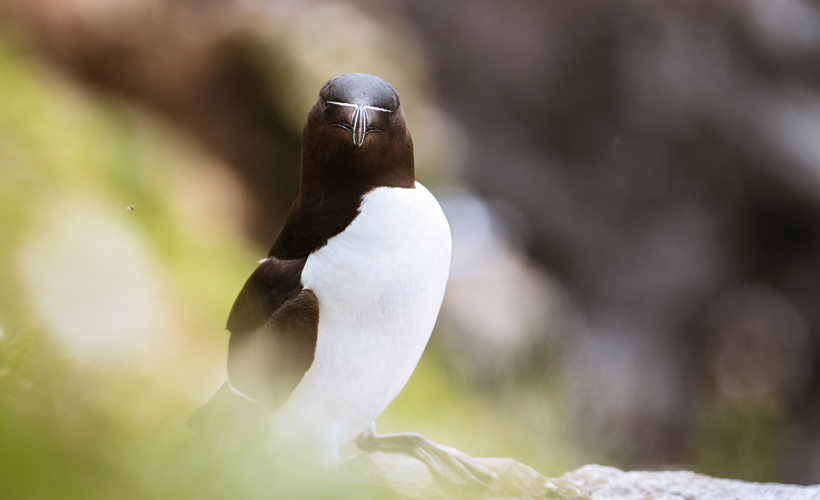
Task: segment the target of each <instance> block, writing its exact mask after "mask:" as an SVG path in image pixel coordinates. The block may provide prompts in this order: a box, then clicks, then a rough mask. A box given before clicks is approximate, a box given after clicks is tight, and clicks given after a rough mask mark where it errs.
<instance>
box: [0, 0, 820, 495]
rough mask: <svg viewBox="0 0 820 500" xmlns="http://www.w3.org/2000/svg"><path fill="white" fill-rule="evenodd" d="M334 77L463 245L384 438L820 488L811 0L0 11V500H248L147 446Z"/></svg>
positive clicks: (292, 191) (281, 191) (184, 387)
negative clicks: (381, 96)
mask: <svg viewBox="0 0 820 500" xmlns="http://www.w3.org/2000/svg"><path fill="white" fill-rule="evenodd" d="M348 71H360V72H367V73H372V74H376V75H378V76H380V77H382V78H384V79H386V80H387V81H389V82H391V83H392V84H393V85H394V86H395V87H396V88H397V89H398V90H399V92H400V93H401V94H402V99H403V103H404V106H405V108H406V111H407V117H408V122H409V124H410V127H411V131H412V133H413V137H414V142H415V145H416V161H417V173H418V177H419V180H420V181H421V182H423V183H425V184H426V185H428V186H429V187H431V188H432V189H433V191H434V192H435V193H436V194H437V195H438V196H439V198H440V200H441V203H442V206H443V207H444V209H445V212H446V213H447V215H448V218H449V219H450V223H451V227H452V232H453V238H454V250H453V266H452V272H451V280H450V284H449V288H448V292H447V296H446V298H445V304H444V308H443V310H442V314H441V317H440V321H439V325H438V328H437V331H436V332H435V334H434V339H433V341H432V343H431V346H430V348H429V349H428V352H427V353H426V354H425V357H424V358H423V359H422V362H421V364H420V365H419V369H418V370H417V372H416V374H415V375H414V376H413V378H412V380H411V382H410V384H409V385H408V387H407V388H406V390H405V391H404V392H403V393H402V394H401V395H400V397H399V398H398V399H397V400H396V402H395V403H394V404H393V405H392V406H391V407H390V408H389V409H388V411H387V412H386V413H385V415H384V416H383V417H382V418H381V419H380V429H382V430H387V431H390V430H415V431H419V432H422V433H425V434H427V435H428V436H429V437H431V438H432V439H434V440H437V441H441V442H444V443H447V444H449V445H452V446H455V447H458V448H461V449H463V450H464V451H466V452H468V453H471V454H474V455H481V456H512V457H513V458H516V459H518V460H520V461H523V462H526V463H529V464H530V465H532V466H534V467H535V468H536V469H538V470H539V471H540V472H542V473H544V474H546V475H550V476H554V475H559V474H561V473H562V472H564V471H566V470H569V469H571V468H574V467H577V466H579V465H582V464H584V463H589V462H600V463H606V464H609V465H615V466H619V467H623V468H686V469H694V470H696V471H699V472H704V473H707V474H712V475H718V476H724V477H733V478H741V479H750V480H759V481H770V480H771V481H784V482H795V483H805V484H809V483H818V482H820V360H818V357H817V354H816V351H817V344H818V338H820V308H818V304H820V3H817V2H810V1H803V0H779V1H777V2H774V1H771V0H742V1H740V0H737V1H735V0H731V1H718V0H695V1H682V0H681V1H672V2H661V3H658V2H649V1H646V0H643V1H640V0H549V1H535V0H511V1H506V2H491V1H489V0H473V1H466V0H439V1H436V2H433V1H429V0H412V1H411V0H403V1H400V0H394V1H390V2H374V1H371V0H357V1H348V2H345V1H332V2H331V1H305V2H296V1H292V0H269V1H262V0H198V1H194V0H106V1H103V0H59V1H57V0H0V493H2V494H0V496H2V497H4V498H5V497H8V498H49V497H53V496H55V495H57V492H60V496H61V498H74V497H76V498H96V497H99V498H109V497H110V496H111V495H112V494H113V493H112V492H116V493H117V495H116V496H118V497H122V496H123V494H122V492H123V491H127V492H129V493H128V494H127V495H126V496H128V495H130V496H133V497H134V498H146V497H148V498H154V497H156V498H179V497H180V496H193V497H197V498H203V497H205V498H210V497H219V498H222V497H223V496H232V497H254V498H255V497H256V496H260V497H261V496H265V495H266V494H269V492H270V489H269V487H270V484H268V483H266V482H265V481H264V480H261V479H260V478H259V474H258V473H259V472H260V471H258V470H257V471H256V472H257V474H254V473H253V471H254V470H255V469H253V467H250V468H248V464H247V463H238V464H231V465H230V466H227V467H224V468H221V469H220V468H217V469H212V468H209V467H212V466H209V465H207V463H205V462H207V461H204V462H203V463H200V462H197V461H191V460H178V459H172V458H169V457H168V455H167V452H166V450H168V449H172V448H173V447H174V446H176V445H178V444H179V443H182V442H184V441H185V440H186V439H187V437H188V431H187V430H186V429H185V426H184V422H185V419H186V418H187V415H188V413H189V412H190V411H191V410H192V409H193V408H195V407H196V406H197V405H198V404H200V403H201V402H203V401H205V400H206V399H207V398H208V397H209V395H210V392H211V391H212V390H213V389H214V388H215V387H216V386H217V385H218V384H219V383H220V381H221V379H222V378H223V377H224V368H223V366H224V356H225V348H226V345H227V332H225V331H224V329H223V326H224V321H225V318H226V317H227V313H228V311H229V309H230V305H231V303H232V301H233V299H234V297H235V295H236V293H237V291H238V290H239V288H240V287H241V285H242V283H243V281H244V279H245V278H246V277H247V275H248V274H249V273H250V272H251V270H252V269H253V267H254V265H255V261H256V260H257V259H258V258H260V256H261V255H263V254H264V253H265V252H266V251H267V248H268V247H269V245H270V243H271V242H272V240H273V238H274V237H275V235H276V233H277V231H278V229H279V226H280V224H281V222H282V221H283V219H284V216H285V214H286V213H287V210H288V208H289V206H290V204H291V203H292V201H293V198H294V197H295V195H296V193H297V192H298V168H297V166H298V155H299V138H300V134H301V127H302V126H303V123H304V119H305V116H306V113H307V109H308V108H309V106H310V104H311V103H312V102H313V100H314V99H315V95H316V93H317V92H318V89H319V88H320V86H321V84H322V83H323V82H324V81H326V80H327V79H329V78H331V77H333V76H336V75H338V74H341V73H344V72H348ZM130 205H134V210H133V211H131V210H126V207H127V206H130ZM203 468H204V469H203ZM203 471H205V472H203ZM203 477H208V478H210V480H209V481H203ZM359 498H361V496H359Z"/></svg>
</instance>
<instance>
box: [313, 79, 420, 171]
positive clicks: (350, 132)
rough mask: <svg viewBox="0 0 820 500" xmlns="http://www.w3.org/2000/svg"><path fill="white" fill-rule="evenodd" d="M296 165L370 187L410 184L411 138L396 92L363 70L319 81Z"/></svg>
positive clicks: (412, 169)
mask: <svg viewBox="0 0 820 500" xmlns="http://www.w3.org/2000/svg"><path fill="white" fill-rule="evenodd" d="M302 169H303V173H304V170H305V169H308V170H309V172H308V173H310V174H319V175H323V176H326V175H331V176H333V177H339V178H355V179H359V180H361V181H363V182H367V183H369V184H373V187H376V186H391V187H412V185H413V182H414V180H415V174H414V167H413V140H412V139H411V137H410V132H409V131H408V130H407V124H406V122H405V119H404V111H403V110H402V106H401V99H400V97H399V93H398V92H396V90H395V89H394V88H393V87H392V86H391V85H390V84H389V83H387V82H386V81H384V80H382V79H381V78H378V77H376V76H372V75H366V74H363V73H347V74H344V75H341V76H337V77H336V78H333V79H332V80H329V81H328V82H327V83H325V84H324V86H322V89H321V90H320V91H319V96H318V98H317V99H316V102H315V103H314V104H313V107H311V109H310V112H309V113H308V119H307V123H306V124H305V130H304V136H303V139H302Z"/></svg>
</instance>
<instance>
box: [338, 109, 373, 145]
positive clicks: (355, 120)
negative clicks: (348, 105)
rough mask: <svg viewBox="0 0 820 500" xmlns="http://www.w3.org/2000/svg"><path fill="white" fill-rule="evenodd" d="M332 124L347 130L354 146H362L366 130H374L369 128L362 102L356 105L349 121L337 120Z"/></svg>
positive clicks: (368, 120)
mask: <svg viewBox="0 0 820 500" xmlns="http://www.w3.org/2000/svg"><path fill="white" fill-rule="evenodd" d="M333 125H335V126H337V127H340V128H343V129H345V130H347V131H348V133H350V139H351V140H352V141H353V145H354V146H356V147H362V144H364V138H365V136H367V134H368V132H375V129H370V128H369V125H370V118H368V116H367V106H365V105H364V104H360V105H358V106H356V110H355V111H353V114H352V115H351V116H350V122H339V123H334V124H333Z"/></svg>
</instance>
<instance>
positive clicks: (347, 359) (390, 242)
mask: <svg viewBox="0 0 820 500" xmlns="http://www.w3.org/2000/svg"><path fill="white" fill-rule="evenodd" d="M450 245H451V242H450V228H449V226H448V225H447V219H446V218H445V217H444V214H443V213H442V211H441V208H440V207H439V205H438V202H436V200H435V198H434V197H433V195H431V194H430V192H429V191H427V189H426V188H425V187H424V186H422V185H421V184H419V183H416V188H415V189H401V188H377V189H375V190H373V191H371V192H370V193H368V194H367V195H365V197H364V200H363V202H362V206H361V211H360V214H359V215H358V217H356V219H355V220H354V221H353V222H352V223H351V224H350V226H348V227H347V229H345V231H344V232H342V233H341V234H339V235H337V236H335V237H333V238H331V239H330V240H329V241H328V243H327V245H326V246H325V247H323V248H321V249H320V250H318V251H316V252H315V253H313V254H312V255H311V256H310V257H308V260H307V263H306V264H305V268H304V270H303V271H302V283H303V285H304V287H305V288H307V289H310V290H312V291H313V292H314V293H315V294H316V297H317V298H318V300H319V334H318V340H317V344H316V357H315V359H314V361H313V365H312V366H311V367H310V369H309V370H308V371H307V373H306V374H305V376H304V378H303V379H302V381H301V382H300V383H299V385H298V386H297V387H296V389H294V391H293V393H292V394H291V396H290V398H289V399H288V400H287V401H286V402H285V404H284V405H283V406H282V408H281V409H280V410H279V411H278V412H277V413H276V414H274V416H273V417H272V418H271V424H272V430H273V431H274V434H275V435H279V436H291V437H292V436H294V435H303V436H306V435H310V436H313V438H314V439H317V440H320V441H321V443H318V442H317V444H321V446H323V447H326V448H327V452H328V453H331V454H333V453H335V454H336V456H338V446H339V444H343V443H346V442H349V441H351V440H353V439H354V438H355V437H356V436H358V435H359V434H361V433H362V432H363V431H364V430H365V429H367V427H368V426H369V425H370V423H371V422H373V421H374V420H375V419H376V417H377V416H378V415H379V414H380V413H381V412H382V411H383V410H384V409H385V408H386V407H387V405H388V404H390V402H391V401H392V400H393V399H394V398H395V397H396V396H397V395H398V393H399V391H401V389H402V388H403V387H404V385H405V384H406V383H407V380H408V379H409V378H410V375H411V374H412V373H413V370H414V369H415V367H416V364H417V363H418V360H419V358H420V357H421V354H422V352H423V351H424V347H425V346H426V345H427V340H428V339H429V338H430V333H431V332H432V330H433V326H434V324H435V322H436V317H437V316H438V312H439V308H440V306H441V301H442V298H443V296H444V287H445V284H446V282H447V275H448V273H449V268H450Z"/></svg>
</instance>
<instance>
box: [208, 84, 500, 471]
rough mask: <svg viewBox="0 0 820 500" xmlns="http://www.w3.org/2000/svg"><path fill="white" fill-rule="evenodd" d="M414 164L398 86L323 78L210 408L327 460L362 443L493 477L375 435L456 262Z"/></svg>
mask: <svg viewBox="0 0 820 500" xmlns="http://www.w3.org/2000/svg"><path fill="white" fill-rule="evenodd" d="M413 162H414V160H413V141H412V139H411V137H410V132H409V131H408V129H407V124H406V123H405V118H404V112H403V110H402V106H401V99H400V97H399V94H398V92H396V90H395V89H393V87H392V86H391V85H390V84H388V83H387V82H385V81H384V80H382V79H380V78H377V77H375V76H371V75H366V74H361V73H348V74H345V75H341V76H338V77H336V78H333V79H332V80H330V81H328V82H327V83H325V85H324V86H323V87H322V89H321V91H320V92H319V97H318V98H317V99H316V102H315V103H314V104H313V106H312V107H311V109H310V112H309V114H308V118H307V123H306V125H305V128H304V133H303V139H302V150H301V177H300V193H299V196H298V198H297V199H296V201H295V202H294V204H293V206H292V207H291V210H290V213H289V214H288V217H287V219H286V221H285V224H284V226H283V227H282V229H281V231H280V232H279V235H278V237H277V238H276V241H275V242H274V244H273V247H272V248H271V250H270V253H269V254H268V256H267V258H265V259H263V260H262V261H260V263H259V266H258V267H257V268H256V270H255V271H254V272H253V274H251V276H250V278H249V279H248V280H247V282H246V283H245V285H244V287H243V288H242V290H241V291H240V292H239V296H238V297H237V299H236V302H235V303H234V305H233V308H232V310H231V313H230V316H229V318H228V325H227V327H228V330H229V331H230V333H231V337H230V343H229V347H228V381H227V382H226V383H225V384H224V385H223V387H222V388H220V390H219V391H217V394H216V395H215V396H214V398H212V402H211V403H209V404H208V405H206V407H205V408H203V410H208V407H209V406H215V404H212V403H213V402H214V401H222V402H223V403H224V402H228V405H227V406H229V407H230V406H233V407H234V408H239V407H241V406H243V405H244V406H246V407H248V408H251V409H252V411H251V412H250V413H248V414H249V415H254V414H256V415H260V414H261V415H264V416H265V417H266V418H267V419H268V424H269V429H270V435H271V438H272V441H273V442H274V443H279V444H281V443H286V444H289V445H291V447H297V448H299V449H300V451H301V452H303V453H305V454H307V456H309V457H310V458H311V461H312V462H314V463H317V464H319V465H321V466H325V467H334V466H338V465H339V463H340V453H339V448H340V446H341V445H344V444H346V443H349V442H351V441H355V442H356V444H357V445H358V446H359V447H360V448H361V449H363V450H368V451H377V450H378V451H388V452H400V453H407V454H411V455H413V456H415V457H417V458H419V459H420V460H422V461H424V462H425V463H426V464H427V465H428V466H429V467H430V469H431V471H432V472H433V473H434V474H436V475H439V476H443V477H447V475H448V474H447V472H445V471H449V472H451V473H452V472H454V473H455V474H457V475H460V476H462V477H463V478H466V479H467V480H468V481H479V482H483V481H486V480H487V479H488V477H489V476H488V475H487V474H486V473H485V472H484V471H482V470H481V469H480V468H478V467H475V466H473V465H471V464H469V463H467V462H465V461H464V460H463V459H462V458H460V457H459V456H458V454H456V453H454V451H453V450H451V449H450V448H447V447H445V446H440V445H437V444H435V443H433V442H432V441H429V440H428V439H426V438H424V437H423V436H420V435H418V434H413V433H406V434H392V435H378V434H376V433H375V425H374V420H375V419H376V417H378V416H379V414H381V412H382V411H383V410H384V409H385V408H386V407H387V405H389V404H390V402H391V401H393V399H394V398H395V397H396V396H397V395H398V394H399V392H400V391H401V390H402V388H403V387H404V386H405V384H406V383H407V381H408V379H409V378H410V375H411V374H412V373H413V370H414V369H415V367H416V364H417V363H418V361H419V358H420V357H421V355H422V352H423V351H424V348H425V346H426V345H427V341H428V339H429V338H430V333H431V332H432V330H433V325H434V324H435V322H436V317H437V316H438V312H439V308H440V306H441V302H442V298H443V296H444V288H445V285H446V283H447V276H448V273H449V267H450V247H451V240H450V229H449V226H448V224H447V219H446V218H445V217H444V214H443V213H442V210H441V208H440V207H439V204H438V202H437V201H436V199H435V198H434V197H433V196H432V195H431V194H430V192H429V191H428V190H427V189H426V188H425V187H424V186H422V185H421V184H419V183H418V182H415V171H414V163H413ZM224 406H225V405H224V404H223V407H224ZM203 415H206V416H207V411H202V412H201V414H200V415H199V416H197V415H196V414H195V417H197V418H195V419H193V420H194V421H196V420H199V421H200V423H199V424H196V422H195V423H194V425H193V427H197V426H199V427H202V425H203V424H202V423H201V421H202V420H204V419H205V417H203ZM248 418H250V420H248ZM248 418H245V419H243V420H241V423H240V424H239V425H243V426H244V425H247V423H248V422H250V421H253V418H254V417H252V416H251V417H248Z"/></svg>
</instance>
